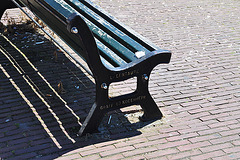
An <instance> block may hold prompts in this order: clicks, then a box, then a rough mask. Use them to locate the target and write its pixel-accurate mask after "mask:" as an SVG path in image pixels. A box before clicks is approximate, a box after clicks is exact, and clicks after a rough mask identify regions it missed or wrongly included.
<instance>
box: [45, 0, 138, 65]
mask: <svg viewBox="0 0 240 160" xmlns="http://www.w3.org/2000/svg"><path fill="white" fill-rule="evenodd" d="M41 1H43V0H41ZM44 1H45V2H46V3H48V5H49V8H52V9H54V10H56V11H58V13H60V14H61V15H62V16H63V17H65V18H66V19H67V18H68V17H69V16H71V15H72V14H74V13H77V11H76V10H75V9H74V8H73V7H71V6H70V5H68V4H67V3H66V2H65V1H66V0H65V1H64V0H55V1H52V0H44ZM57 2H58V3H57ZM60 8H63V9H60ZM66 9H67V10H66ZM81 17H82V18H83V19H84V21H85V22H86V23H87V24H88V26H89V28H90V29H91V30H92V32H93V34H94V36H95V37H96V38H97V39H98V40H99V41H101V42H102V43H103V44H104V45H106V46H107V47H108V48H109V49H111V50H112V51H113V52H115V53H117V54H118V55H119V57H121V58H122V59H124V60H125V61H126V62H131V61H134V60H136V59H137V58H136V56H135V54H134V52H132V51H130V50H129V49H128V48H127V47H125V46H124V45H122V44H121V43H119V42H118V41H117V40H116V39H114V38H113V37H111V36H110V35H108V34H107V33H106V32H104V31H103V30H102V29H100V28H99V27H97V26H96V25H95V24H93V23H92V22H90V21H89V20H88V19H87V18H85V17H83V16H82V15H81Z"/></svg>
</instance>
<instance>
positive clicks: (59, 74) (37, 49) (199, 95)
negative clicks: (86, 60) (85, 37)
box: [0, 0, 240, 160]
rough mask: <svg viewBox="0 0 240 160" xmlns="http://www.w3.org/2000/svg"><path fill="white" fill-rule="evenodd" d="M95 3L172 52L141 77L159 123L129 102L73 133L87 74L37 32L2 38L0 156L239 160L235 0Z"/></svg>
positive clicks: (90, 94)
mask: <svg viewBox="0 0 240 160" xmlns="http://www.w3.org/2000/svg"><path fill="white" fill-rule="evenodd" d="M94 2H95V3H97V4H99V5H100V6H102V8H104V9H105V10H107V11H108V12H109V13H111V14H112V15H114V16H115V17H117V18H118V19H119V20H120V21H122V22H123V23H124V24H126V25H128V26H130V27H132V28H133V29H134V30H135V31H137V32H139V33H140V34H142V35H143V36H145V37H147V38H148V39H150V40H151V41H152V42H154V43H155V44H157V45H158V46H159V47H160V48H163V49H169V50H171V51H172V52H173V56H172V60H171V63H170V64H166V65H158V66H157V67H156V68H155V70H154V71H153V73H152V75H151V80H150V81H151V84H150V92H151V94H152V95H153V97H154V99H155V101H156V102H157V104H158V105H159V107H160V109H161V110H162V111H163V113H164V118H163V119H162V120H158V121H155V122H153V123H142V122H139V121H138V119H137V117H138V116H139V115H140V114H142V113H141V111H140V110H139V107H138V106H132V107H129V108H126V109H122V110H121V111H117V112H112V113H110V114H108V115H106V117H105V119H104V121H103V122H102V124H101V127H100V133H97V134H93V135H87V136H86V137H81V138H80V137H78V135H77V134H76V133H77V132H76V131H77V130H78V128H79V124H78V123H77V121H78V119H79V118H80V121H82V120H83V119H84V118H85V117H86V114H87V112H88V111H89V109H90V106H91V104H92V103H93V101H94V83H93V82H92V78H91V76H89V75H87V73H85V71H83V70H82V69H81V68H79V66H78V65H76V64H75V63H74V62H72V61H71V60H69V58H68V57H67V56H66V55H65V54H63V53H62V52H60V51H58V50H57V49H56V46H55V45H53V44H52V42H51V41H49V40H48V39H46V38H45V37H44V36H43V35H41V34H37V33H34V34H33V33H19V34H18V35H16V34H15V35H14V34H13V35H12V34H11V35H6V36H3V35H1V36H0V42H1V44H0V51H1V54H0V107H1V109H0V157H1V158H0V159H14V160H16V159H43V160H46V159H58V160H63V159H66V160H70V159H89V160H92V159H111V160H113V159H132V160H133V159H161V160H165V159H168V160H173V159H188V160H195V159H200V160H203V159H212V160H220V159H224V160H226V159H240V107H239V105H240V85H239V84H240V75H239V73H240V12H239V8H240V1H239V0H211V1H210V0H202V1H197V0H189V1H183V0H178V1H176V0H172V1H160V0H148V1H143V0H131V1H127V0H111V1H108V0H94ZM8 12H9V16H10V15H12V16H13V17H14V16H15V17H16V16H17V15H18V14H19V12H18V11H17V10H9V11H8ZM43 42H44V43H43ZM3 47H4V48H3ZM17 48H18V49H20V50H21V52H19V50H18V49H17ZM10 53H11V54H10ZM25 55H26V56H25ZM26 57H27V58H26ZM124 85H125V86H126V87H127V88H129V87H130V88H131V87H132V88H134V86H133V85H132V81H127V82H125V84H124ZM61 86H63V87H61ZM119 86H120V87H119ZM121 86H122V84H115V85H113V86H112V88H113V90H112V92H113V94H120V93H122V92H125V91H126V90H127V88H126V89H122V87H121ZM57 91H58V92H59V93H57ZM110 117H111V119H110Z"/></svg>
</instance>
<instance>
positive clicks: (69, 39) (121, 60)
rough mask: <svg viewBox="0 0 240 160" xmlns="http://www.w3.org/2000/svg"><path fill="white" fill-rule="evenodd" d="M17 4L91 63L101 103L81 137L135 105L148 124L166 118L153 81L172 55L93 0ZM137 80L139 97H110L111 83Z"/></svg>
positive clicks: (97, 102)
mask: <svg viewBox="0 0 240 160" xmlns="http://www.w3.org/2000/svg"><path fill="white" fill-rule="evenodd" d="M12 1H13V2H14V3H16V2H17V3H19V4H20V6H26V7H28V8H29V9H30V10H31V11H32V12H33V13H34V14H35V15H36V16H37V17H39V18H40V19H41V20H42V21H43V22H45V23H46V24H47V25H48V26H49V27H50V28H51V29H52V30H53V31H54V32H55V33H56V34H57V35H59V36H60V37H61V38H62V39H63V40H64V41H65V42H66V43H67V44H68V45H69V46H70V47H71V48H72V49H73V50H75V51H76V53H77V54H79V56H81V57H82V58H83V59H84V60H85V61H86V62H87V64H88V66H89V68H90V70H91V72H92V74H93V77H94V78H95V83H96V100H95V103H94V104H93V106H92V108H91V110H90V112H89V114H88V116H87V118H86V119H85V121H84V123H83V125H82V127H81V128H80V131H79V133H80V135H83V134H86V133H93V132H96V131H98V126H99V124H100V123H101V120H102V118H103V117H104V115H105V114H106V113H107V112H109V111H112V110H116V109H119V108H122V107H126V106H130V105H140V106H141V107H142V109H143V111H144V114H143V116H141V117H140V120H142V121H148V120H153V119H160V118H161V117H162V113H161V111H160V110H159V108H158V106H157V105H156V103H155V102H154V100H153V98H152V97H151V95H150V93H149V90H148V83H149V77H150V73H151V71H152V70H153V68H154V67H155V66H156V65H158V64H161V63H169V61H170V58H171V52H170V51H167V50H162V49H159V48H158V47H156V46H155V45H153V44H152V43H151V42H149V41H148V40H146V39H145V38H144V37H142V36H140V35H139V34H137V33H136V32H134V31H133V30H132V29H130V28H127V27H126V26H124V25H123V24H121V23H120V22H119V21H118V20H116V19H115V18H114V17H112V16H110V15H109V14H108V13H106V12H105V11H103V10H102V9H101V8H99V7H98V6H96V5H95V4H93V3H92V2H91V1H89V0H54V1H53V0H12ZM12 1H10V0H8V3H12ZM11 6H12V4H11ZM0 9H1V11H2V10H5V9H6V7H4V8H1V7H0ZM0 16H1V15H0ZM132 77H137V89H136V90H135V91H134V92H133V93H129V94H126V95H121V96H118V97H109V85H110V84H111V83H113V82H119V81H124V80H127V79H130V78H132Z"/></svg>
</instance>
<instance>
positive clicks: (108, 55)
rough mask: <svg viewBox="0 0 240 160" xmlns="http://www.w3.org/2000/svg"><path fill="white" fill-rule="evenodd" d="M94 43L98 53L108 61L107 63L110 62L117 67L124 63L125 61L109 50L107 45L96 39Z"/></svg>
mask: <svg viewBox="0 0 240 160" xmlns="http://www.w3.org/2000/svg"><path fill="white" fill-rule="evenodd" d="M96 43H97V46H98V49H99V52H100V55H101V56H102V57H104V58H105V59H106V60H107V61H108V62H109V63H108V64H111V65H112V66H114V67H119V66H122V65H125V64H126V62H125V61H124V60H123V59H122V58H121V57H119V56H118V55H117V54H116V53H114V52H113V51H112V50H110V49H109V48H108V47H106V46H105V45H104V44H103V43H101V42H100V41H98V40H97V39H96Z"/></svg>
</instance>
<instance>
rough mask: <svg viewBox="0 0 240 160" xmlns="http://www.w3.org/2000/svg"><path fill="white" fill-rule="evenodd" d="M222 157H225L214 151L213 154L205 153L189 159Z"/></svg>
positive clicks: (200, 159) (220, 152)
mask: <svg viewBox="0 0 240 160" xmlns="http://www.w3.org/2000/svg"><path fill="white" fill-rule="evenodd" d="M222 155H225V153H224V152H223V151H214V152H210V153H205V154H202V155H199V156H193V157H191V159H194V160H198V159H199V160H202V159H210V158H214V157H219V156H222Z"/></svg>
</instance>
